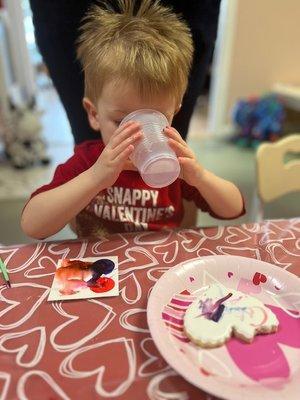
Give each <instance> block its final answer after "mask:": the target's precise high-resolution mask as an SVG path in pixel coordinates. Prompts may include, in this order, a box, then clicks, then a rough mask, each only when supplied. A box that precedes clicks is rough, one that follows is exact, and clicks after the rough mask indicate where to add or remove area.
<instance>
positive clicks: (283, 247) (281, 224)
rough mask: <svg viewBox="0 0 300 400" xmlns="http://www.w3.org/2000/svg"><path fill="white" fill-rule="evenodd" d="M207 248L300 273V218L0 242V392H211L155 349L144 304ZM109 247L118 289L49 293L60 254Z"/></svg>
mask: <svg viewBox="0 0 300 400" xmlns="http://www.w3.org/2000/svg"><path fill="white" fill-rule="evenodd" d="M213 254H230V255H240V256H245V257H254V258H257V259H261V260H263V261H267V262H270V263H273V264H276V265H278V267H281V268H285V269H287V270H288V271H290V272H292V273H295V274H297V275H298V276H300V218H295V219H291V220H276V221H275V220H274V221H264V222H262V223H260V224H258V223H254V224H247V225H241V226H230V227H216V228H207V229H200V228H195V229H185V230H178V231H162V232H138V233H130V234H117V235H112V236H110V237H109V238H108V239H101V240H100V239H99V240H93V241H79V240H75V241H68V242H40V243H36V244H31V245H13V246H0V256H1V257H2V259H3V260H5V262H6V263H7V265H8V266H9V273H10V278H11V281H12V284H13V287H12V289H6V288H4V287H2V288H1V290H0V296H1V300H2V301H1V303H0V399H1V400H6V399H7V400H12V399H30V400H32V399H43V400H44V399H47V400H54V399H55V400H57V399H59V400H60V399H64V400H65V399H84V400H89V399H102V398H115V399H147V398H148V399H153V400H163V399H174V400H186V399H197V400H204V399H205V400H209V399H210V400H211V399H212V397H211V396H209V395H208V394H205V393H204V392H202V391H201V390H199V389H197V388H195V387H193V386H192V385H191V384H189V383H187V382H186V381H185V380H184V379H183V378H181V377H180V376H178V375H177V374H176V372H175V371H174V370H173V369H172V368H171V367H169V366H168V365H167V364H166V363H165V361H164V360H163V358H162V357H161V356H160V354H159V353H158V351H157V350H156V347H155V345H154V343H153V340H152V338H151V336H150V333H149V329H148V326H147V322H146V307H147V298H148V296H149V293H150V290H151V288H152V286H153V285H154V284H155V282H156V281H157V279H159V277H160V276H161V275H162V274H163V273H164V272H165V271H167V270H168V269H169V268H171V267H173V266H175V265H177V264H178V263H180V262H182V261H185V260H190V259H192V258H195V257H203V256H207V255H213ZM109 255H117V256H118V258H119V270H120V296H119V297H115V298H106V299H92V300H81V301H78V300H76V301H69V302H67V301H65V302H53V303H50V302H47V301H46V299H47V296H48V292H49V287H50V286H51V284H52V280H53V275H54V271H55V264H56V262H57V260H58V259H60V258H64V257H66V258H76V257H91V256H93V257H95V256H109Z"/></svg>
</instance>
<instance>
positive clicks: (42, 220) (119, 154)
mask: <svg viewBox="0 0 300 400" xmlns="http://www.w3.org/2000/svg"><path fill="white" fill-rule="evenodd" d="M141 135H142V133H141V131H140V128H139V125H138V124H136V123H132V122H128V124H125V125H124V126H122V127H121V128H118V129H117V130H116V132H115V133H114V134H113V136H112V137H111V139H110V141H109V143H108V144H107V146H106V147H105V148H104V150H103V152H102V153H101V155H100V157H99V158H98V160H97V161H96V162H95V164H94V165H93V166H92V167H91V168H89V169H88V170H86V171H84V172H83V173H81V174H80V175H78V176H77V177H75V178H73V179H72V180H70V181H69V182H67V183H65V184H63V185H61V186H59V187H57V188H54V189H51V190H49V191H47V192H43V193H40V194H37V195H36V196H35V197H33V198H32V199H31V200H30V201H29V202H28V203H27V205H26V207H25V208H24V211H23V214H22V219H21V226H22V229H23V231H24V232H25V233H26V234H27V235H28V236H31V237H33V238H36V239H41V238H45V237H47V236H51V235H53V234H55V233H56V232H58V231H59V230H60V229H62V228H63V227H64V226H65V225H66V224H67V223H68V222H69V221H70V220H71V219H72V218H74V217H75V216H76V215H77V214H78V213H79V212H80V211H81V210H82V209H83V208H84V207H86V206H87V205H88V204H89V202H90V201H91V200H92V199H93V198H94V197H95V196H96V195H97V194H98V193H99V192H100V191H101V190H103V189H105V188H107V187H109V186H111V185H113V184H114V182H115V181H116V180H117V178H118V176H119V174H120V172H121V171H122V169H123V168H124V165H125V163H126V161H127V159H128V157H129V155H130V154H131V153H132V151H133V149H134V144H135V143H136V142H137V141H138V139H139V138H140V137H141Z"/></svg>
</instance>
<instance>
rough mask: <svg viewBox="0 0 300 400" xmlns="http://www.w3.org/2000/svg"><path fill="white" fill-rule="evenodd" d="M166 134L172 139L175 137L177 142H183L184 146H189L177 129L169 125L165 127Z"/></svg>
mask: <svg viewBox="0 0 300 400" xmlns="http://www.w3.org/2000/svg"><path fill="white" fill-rule="evenodd" d="M164 132H165V134H166V135H167V136H168V137H169V138H170V139H174V140H177V142H179V143H181V144H182V145H183V146H186V147H188V145H187V143H186V142H185V141H184V140H183V139H182V137H181V136H180V134H179V133H178V132H177V131H176V129H174V128H172V127H169V126H167V127H166V128H165V129H164Z"/></svg>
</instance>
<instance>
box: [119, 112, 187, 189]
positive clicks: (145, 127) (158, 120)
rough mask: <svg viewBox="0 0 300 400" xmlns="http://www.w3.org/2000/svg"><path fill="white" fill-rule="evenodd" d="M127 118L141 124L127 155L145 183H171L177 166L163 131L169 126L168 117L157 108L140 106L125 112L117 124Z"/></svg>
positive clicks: (151, 184)
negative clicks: (128, 112)
mask: <svg viewBox="0 0 300 400" xmlns="http://www.w3.org/2000/svg"><path fill="white" fill-rule="evenodd" d="M128 121H136V122H138V123H140V125H141V130H142V131H143V137H142V139H141V140H140V141H139V142H138V144H137V145H136V146H135V149H134V151H133V153H132V155H131V156H130V158H131V161H132V162H133V164H134V165H135V166H136V167H137V169H138V170H139V172H140V174H141V176H142V178H143V180H144V182H145V183H146V184H147V185H149V186H151V187H154V188H161V187H164V186H168V185H170V184H171V183H172V182H174V181H175V180H176V179H177V178H178V176H179V173H180V165H179V162H178V159H177V156H176V154H175V152H174V151H173V150H172V149H171V148H170V146H169V145H168V142H167V140H168V139H167V137H166V136H165V135H164V133H163V130H164V128H165V127H166V126H167V125H168V120H167V118H166V117H165V116H164V115H163V114H162V113H160V112H159V111H156V110H151V109H142V110H137V111H134V112H132V113H130V114H128V115H126V117H125V118H124V119H123V120H122V121H121V123H120V125H123V124H125V123H126V122H128Z"/></svg>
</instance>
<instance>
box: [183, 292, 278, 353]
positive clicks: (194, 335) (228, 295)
mask: <svg viewBox="0 0 300 400" xmlns="http://www.w3.org/2000/svg"><path fill="white" fill-rule="evenodd" d="M278 324H279V322H278V320H277V318H276V316H275V314H274V313H273V312H272V311H271V310H270V309H269V308H268V307H265V306H264V304H263V303H262V302H261V301H260V300H258V299H256V298H254V297H252V296H249V295H247V294H244V293H242V292H239V291H237V290H233V289H226V288H225V287H224V286H221V285H217V284H214V285H211V286H209V287H208V288H207V289H206V290H205V291H204V292H203V293H202V294H201V295H200V296H199V297H197V299H196V300H194V301H193V303H192V304H191V305H190V306H189V307H188V309H187V310H186V313H185V316H184V331H185V333H186V335H187V336H188V337H189V338H190V339H191V340H192V341H193V342H195V343H196V344H198V345H200V346H203V347H216V346H220V345H221V344H223V343H224V342H226V341H227V340H228V339H229V338H230V337H231V336H232V335H235V336H236V337H239V338H240V339H242V340H244V341H246V342H252V340H253V338H254V336H255V335H256V334H257V333H271V332H274V331H276V330H277V327H278Z"/></svg>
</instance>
